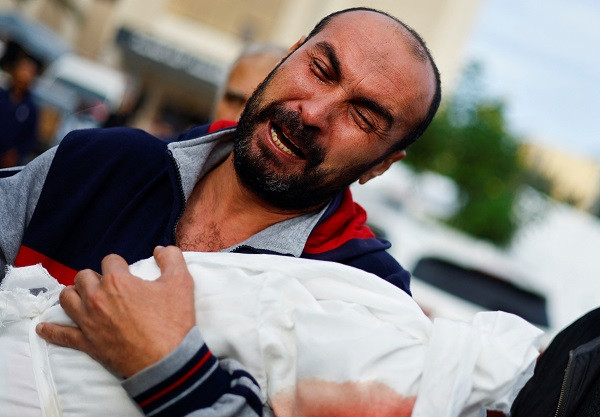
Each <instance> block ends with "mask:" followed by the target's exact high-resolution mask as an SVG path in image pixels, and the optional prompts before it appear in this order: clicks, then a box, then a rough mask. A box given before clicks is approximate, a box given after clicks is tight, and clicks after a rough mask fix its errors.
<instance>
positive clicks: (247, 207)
mask: <svg viewBox="0 0 600 417" xmlns="http://www.w3.org/2000/svg"><path fill="white" fill-rule="evenodd" d="M309 211H312V210H307V211H303V212H287V211H282V210H278V209H277V208H275V207H272V206H270V205H268V204H267V203H265V202H264V201H263V200H261V199H260V198H259V197H258V196H257V195H256V194H254V193H252V192H251V191H250V190H248V189H247V188H246V187H244V186H243V184H242V183H241V181H240V179H239V178H238V176H237V174H236V172H235V168H234V165H233V157H232V155H230V156H229V157H228V158H227V159H226V160H225V161H223V162H222V163H221V164H219V165H218V166H216V167H215V168H214V169H212V170H211V171H210V172H209V173H207V174H206V175H205V176H204V177H203V178H202V179H201V180H200V181H199V182H198V183H197V184H196V185H195V187H194V190H193V191H192V194H191V195H190V197H189V199H188V201H187V205H186V209H185V212H184V214H183V216H182V218H181V220H180V223H179V225H178V227H177V244H178V245H179V246H180V247H181V248H182V249H183V250H201V251H218V250H222V249H225V248H228V247H230V246H232V245H235V244H237V243H240V242H242V241H244V240H246V239H247V238H249V237H250V236H252V235H254V234H256V233H258V232H260V231H261V230H263V229H266V228H267V227H269V226H271V225H273V224H275V223H278V222H281V221H283V220H287V219H290V218H293V217H297V216H299V215H302V214H305V213H306V212H309Z"/></svg>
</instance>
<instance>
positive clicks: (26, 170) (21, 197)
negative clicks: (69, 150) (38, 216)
mask: <svg viewBox="0 0 600 417" xmlns="http://www.w3.org/2000/svg"><path fill="white" fill-rule="evenodd" d="M55 153H56V148H52V149H50V150H48V151H46V152H45V153H43V154H42V155H40V156H39V157H37V158H36V159H34V160H33V161H31V162H30V163H29V164H27V165H26V166H24V167H18V168H10V169H4V170H0V281H1V280H2V279H3V278H4V274H5V269H6V265H9V264H11V263H12V262H13V261H14V259H15V257H16V256H17V252H18V250H19V246H20V245H21V240H22V239H23V234H24V232H25V228H26V227H27V225H28V224H29V221H30V220H31V216H32V215H33V211H34V210H35V206H36V204H37V202H38V199H39V197H40V193H41V192H42V187H43V185H44V181H45V180H46V175H47V174H48V170H49V169H50V165H51V164H52V160H53V158H54V154H55Z"/></svg>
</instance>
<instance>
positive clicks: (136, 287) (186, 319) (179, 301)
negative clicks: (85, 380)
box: [36, 246, 196, 377]
mask: <svg viewBox="0 0 600 417" xmlns="http://www.w3.org/2000/svg"><path fill="white" fill-rule="evenodd" d="M154 258H155V259H156V263H157V264H158V266H159V267H160V270H161V276H160V278H158V279H157V280H156V281H144V280H142V279H140V278H138V277H135V276H133V275H131V274H130V273H129V267H128V265H127V263H126V262H125V260H124V259H123V258H121V257H120V256H118V255H108V256H106V257H105V258H104V259H103V260H102V274H103V275H102V276H101V275H99V274H97V273H96V272H94V271H91V270H84V271H81V272H79V273H78V274H77V275H76V276H75V285H72V286H68V287H66V288H65V289H64V290H63V291H62V292H61V294H60V304H61V306H62V307H63V308H64V310H65V312H66V313H67V314H68V315H69V317H71V319H72V320H73V321H74V322H75V323H76V324H77V325H78V326H79V328H74V327H70V326H62V325H58V324H53V323H40V324H39V325H38V327H37V328H36V330H37V332H38V334H39V335H40V336H41V337H42V338H44V339H45V340H47V341H49V342H51V343H54V344H57V345H60V346H65V347H70V348H74V349H78V350H81V351H83V352H85V353H87V354H89V355H90V356H91V357H93V358H94V359H96V360H98V361H99V362H100V363H102V364H103V365H105V366H106V367H107V368H109V369H110V370H112V371H113V372H116V373H117V374H119V375H122V376H124V377H130V376H131V375H133V374H135V373H136V372H139V371H141V370H142V369H144V368H145V367H147V366H149V365H151V364H153V363H155V362H158V361H159V360H160V359H162V358H163V357H165V356H166V355H167V354H169V353H170V352H171V351H173V350H174V349H175V348H176V347H177V345H179V343H180V342H181V341H182V340H183V338H184V337H185V335H186V334H187V333H188V332H189V330H190V329H191V328H192V327H193V326H194V325H195V323H196V316H195V310H194V281H193V279H192V277H191V275H190V273H189V271H188V269H187V266H186V264H185V261H184V259H183V255H182V253H181V251H180V250H179V249H178V248H176V247H174V246H170V247H167V248H162V247H157V248H156V249H155V250H154Z"/></svg>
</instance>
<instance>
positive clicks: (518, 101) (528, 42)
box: [466, 0, 600, 162]
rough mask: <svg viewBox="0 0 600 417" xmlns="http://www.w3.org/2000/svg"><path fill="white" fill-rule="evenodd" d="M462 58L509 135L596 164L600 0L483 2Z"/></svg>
mask: <svg viewBox="0 0 600 417" xmlns="http://www.w3.org/2000/svg"><path fill="white" fill-rule="evenodd" d="M466 58H467V60H472V59H475V60H477V61H479V62H481V63H482V64H483V82H484V87H485V91H486V92H487V93H488V94H489V95H491V96H493V97H499V98H502V99H504V101H505V103H506V105H507V107H506V108H507V117H508V120H509V123H510V126H511V129H512V130H513V132H514V133H516V134H517V135H519V136H521V137H525V138H526V140H528V141H532V142H536V143H542V144H547V145H550V146H552V147H555V148H558V149H561V150H564V151H567V152H569V153H572V154H575V155H579V156H583V157H586V158H590V159H592V160H595V161H598V162H600V125H599V124H600V1H598V0H571V1H565V0H481V5H480V8H479V11H478V15H477V17H476V19H475V22H474V25H473V29H472V33H471V36H470V38H469V40H468V41H467V46H466Z"/></svg>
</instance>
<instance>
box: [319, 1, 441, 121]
mask: <svg viewBox="0 0 600 417" xmlns="http://www.w3.org/2000/svg"><path fill="white" fill-rule="evenodd" d="M310 41H312V42H311V45H310V47H312V48H315V49H317V50H319V49H321V50H322V49H323V48H322V45H323V44H327V45H329V47H330V48H331V50H332V51H333V53H334V54H335V56H336V58H337V59H339V65H340V67H341V69H342V71H345V75H347V76H353V75H356V76H358V77H364V79H367V78H370V79H371V80H372V81H373V80H375V82H374V83H371V86H370V87H371V88H370V92H371V93H372V94H373V95H375V96H377V97H378V100H380V104H382V105H384V106H385V107H387V108H388V109H389V110H390V112H391V113H392V114H393V115H394V116H395V117H394V118H395V119H396V120H395V121H396V122H398V123H400V124H401V125H406V123H407V122H408V123H409V124H410V123H412V122H413V121H414V119H415V118H421V117H422V116H423V115H424V114H425V112H426V111H427V107H426V106H428V104H429V103H430V101H431V99H432V97H433V73H432V70H431V68H430V66H429V65H428V63H427V61H425V62H423V59H422V57H420V56H418V54H416V53H415V51H414V46H413V43H414V40H413V39H412V35H411V34H410V32H408V31H407V30H406V29H405V28H404V27H403V26H402V25H401V24H400V23H399V22H397V21H395V20H393V19H392V18H390V17H388V16H386V15H383V14H380V13H375V12H369V11H352V12H348V13H343V14H341V15H337V16H335V17H334V18H333V19H332V20H331V21H330V22H329V23H328V24H327V25H326V26H325V27H324V28H323V29H322V31H321V32H319V33H317V34H316V35H315V36H314V38H312V39H310ZM361 79H362V78H361ZM421 113H422V114H421Z"/></svg>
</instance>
